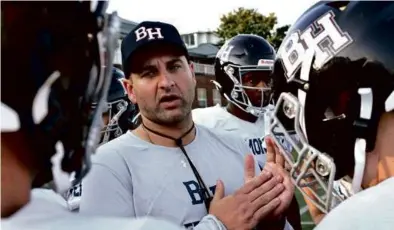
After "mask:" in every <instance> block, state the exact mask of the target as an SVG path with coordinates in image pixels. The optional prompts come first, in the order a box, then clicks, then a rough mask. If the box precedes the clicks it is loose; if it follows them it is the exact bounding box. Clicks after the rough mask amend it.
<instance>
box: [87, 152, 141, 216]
mask: <svg viewBox="0 0 394 230" xmlns="http://www.w3.org/2000/svg"><path fill="white" fill-rule="evenodd" d="M106 151H108V149H107V150H103V151H101V152H98V155H100V156H98V157H97V158H96V159H95V161H94V163H93V165H92V169H91V170H90V172H89V174H88V175H87V176H86V178H85V179H84V180H83V181H82V196H81V203H80V209H79V211H80V212H81V213H86V214H93V215H106V216H123V217H134V216H135V210H134V204H133V197H132V194H133V186H132V182H131V180H132V178H131V175H130V172H129V171H128V170H127V167H126V165H125V164H124V162H123V159H122V158H121V156H120V155H118V154H117V153H116V152H114V151H110V152H106Z"/></svg>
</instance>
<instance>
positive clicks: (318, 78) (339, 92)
mask: <svg viewBox="0 0 394 230" xmlns="http://www.w3.org/2000/svg"><path fill="white" fill-rule="evenodd" d="M393 15H394V2H375V1H373V2H372V1H371V2H366V1H361V2H353V1H340V2H339V1H334V2H327V1H325V2H319V3H317V4H315V5H314V6H312V7H311V8H310V9H308V10H307V11H306V12H305V13H304V14H303V15H302V16H301V17H300V18H299V19H298V20H297V21H296V22H295V23H294V24H293V26H292V27H291V28H290V30H289V32H288V33H287V37H286V38H285V39H284V41H283V43H282V45H281V47H280V49H279V51H278V56H277V60H276V62H275V64H274V86H273V89H274V92H275V93H274V95H275V96H274V98H278V100H277V101H278V102H277V105H276V108H275V111H274V117H273V123H272V126H271V128H270V129H272V130H273V129H275V130H276V131H278V130H281V133H282V134H283V135H285V136H286V139H287V140H288V141H289V142H290V143H291V145H292V147H293V152H292V153H291V154H290V153H288V152H285V151H284V148H283V147H282V146H281V145H280V142H279V140H276V143H277V145H278V146H279V148H280V149H282V152H284V153H287V154H285V155H284V156H285V158H286V159H287V162H288V163H289V164H290V165H291V173H290V174H291V176H292V178H293V182H294V183H295V185H296V186H297V187H299V188H302V189H303V190H302V191H304V190H305V189H307V190H309V193H305V195H308V196H312V197H311V199H310V202H311V203H313V204H314V205H315V206H316V207H317V208H319V209H320V210H321V211H322V212H324V213H328V214H327V215H326V216H325V217H324V218H323V219H322V221H321V222H320V224H319V225H318V227H317V229H392V228H393V226H394V206H393V205H392V204H393V203H394V195H393V189H394V177H393V176H394V163H393V160H392V159H393V157H394V151H393V149H394V145H393V143H394V142H393V140H394V43H393V42H392V41H393V40H394V30H393V28H394V17H393ZM284 123H287V124H293V126H292V127H290V126H288V125H287V126H285V125H283V124H284ZM288 130H296V133H297V136H298V141H295V140H294V139H292V138H291V137H290V135H289V133H288ZM347 175H348V176H350V177H351V178H352V181H351V183H352V186H351V187H352V188H351V190H352V192H353V193H355V194H354V195H353V196H351V197H349V198H347V200H346V201H345V202H343V203H341V204H339V205H338V206H337V207H336V208H334V209H332V210H331V208H332V202H331V201H332V200H333V199H335V198H338V197H340V194H338V192H336V191H335V190H334V189H333V187H334V186H333V182H334V180H336V179H339V178H342V177H344V176H347Z"/></svg>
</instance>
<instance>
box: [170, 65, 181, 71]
mask: <svg viewBox="0 0 394 230" xmlns="http://www.w3.org/2000/svg"><path fill="white" fill-rule="evenodd" d="M180 68H182V66H181V65H173V66H171V67H170V68H169V70H170V71H171V72H174V71H177V70H178V69H180Z"/></svg>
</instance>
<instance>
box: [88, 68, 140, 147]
mask: <svg viewBox="0 0 394 230" xmlns="http://www.w3.org/2000/svg"><path fill="white" fill-rule="evenodd" d="M124 77H125V76H124V73H123V71H121V70H120V69H118V68H116V67H113V68H112V80H111V85H110V88H109V91H108V95H107V104H106V108H105V109H104V112H103V116H104V118H105V119H103V120H106V121H107V122H106V124H104V128H103V130H102V136H101V141H100V143H101V144H104V143H106V142H108V141H110V140H112V139H114V138H116V137H118V136H120V135H122V134H123V133H125V132H126V131H127V130H128V129H129V128H130V126H131V125H132V120H133V115H134V114H135V112H134V111H135V109H136V108H135V106H134V104H132V103H131V102H130V100H129V99H128V97H127V93H126V90H125V88H124V87H123V84H122V79H123V78H124ZM95 106H96V103H94V104H93V107H95Z"/></svg>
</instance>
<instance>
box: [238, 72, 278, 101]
mask: <svg viewBox="0 0 394 230" xmlns="http://www.w3.org/2000/svg"><path fill="white" fill-rule="evenodd" d="M269 75H270V72H268V71H250V72H247V73H245V74H243V76H242V85H243V86H247V87H255V88H256V89H244V91H245V93H246V95H248V97H249V100H250V101H251V103H252V105H253V106H256V107H260V106H261V105H262V103H263V101H262V100H264V106H265V105H267V104H268V100H269V98H270V94H271V90H270V89H265V90H264V89H263V88H269V87H270V86H269V85H268V82H269V81H270V77H269ZM261 89H263V91H264V97H262V93H263V91H262V90H261Z"/></svg>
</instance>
